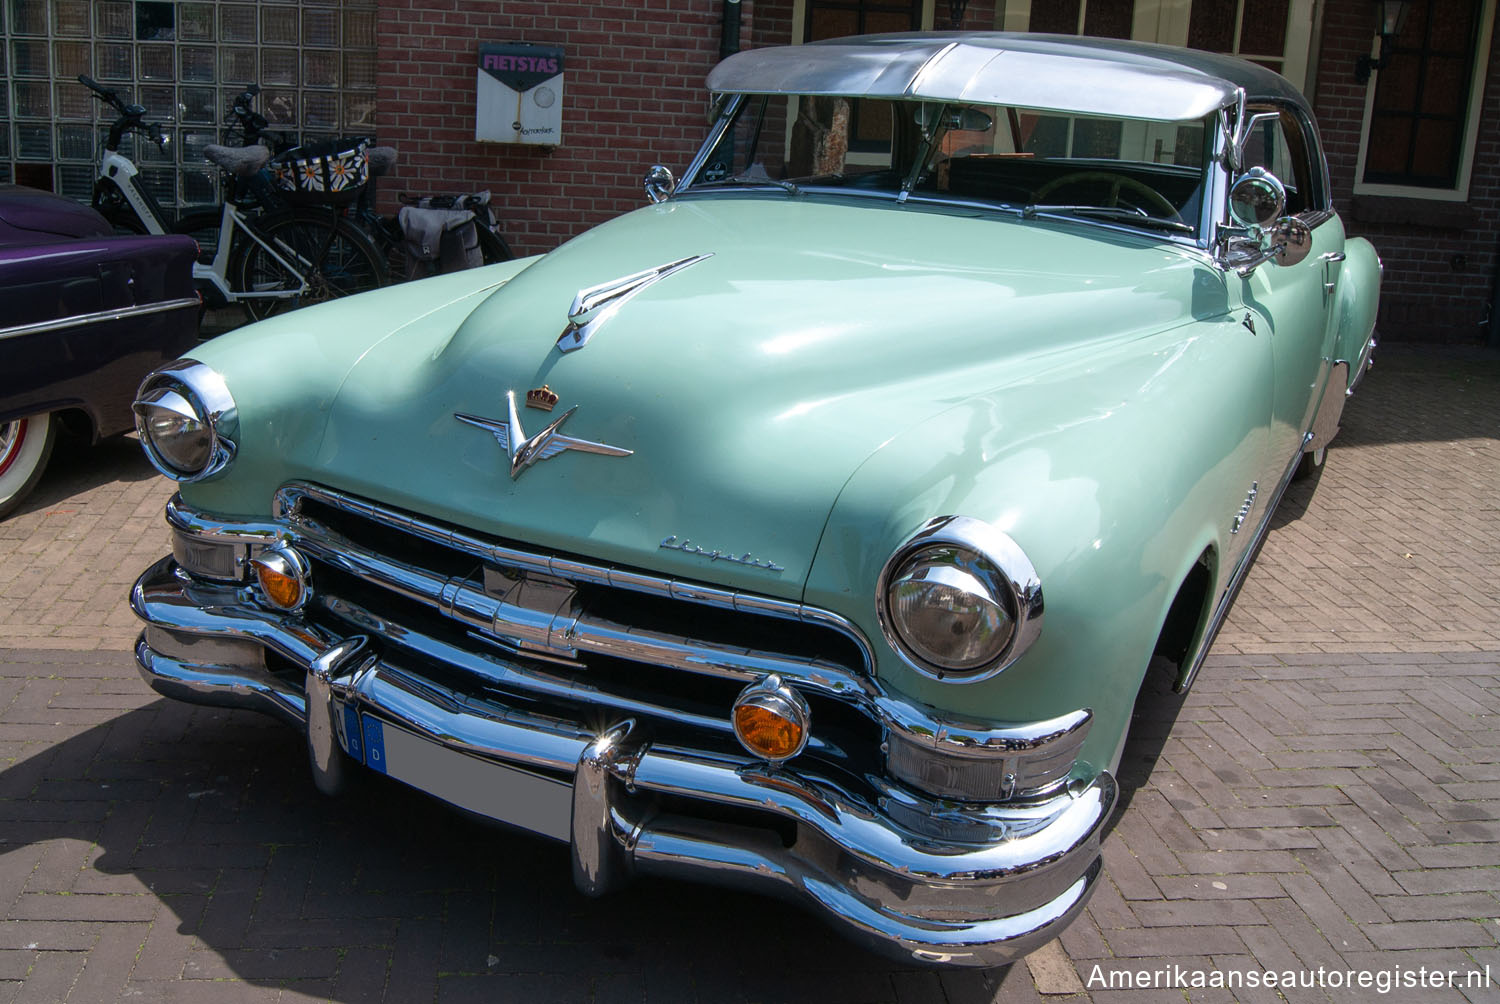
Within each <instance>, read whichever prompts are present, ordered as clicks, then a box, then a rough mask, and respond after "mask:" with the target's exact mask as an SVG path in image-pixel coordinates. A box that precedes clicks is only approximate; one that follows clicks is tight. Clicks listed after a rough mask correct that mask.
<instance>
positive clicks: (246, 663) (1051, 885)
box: [131, 557, 1116, 966]
mask: <svg viewBox="0 0 1500 1004" xmlns="http://www.w3.org/2000/svg"><path fill="white" fill-rule="evenodd" d="M131 606H132V608H133V609H134V610H135V612H136V614H137V615H138V616H140V617H141V618H142V619H143V620H144V621H145V622H146V625H147V627H146V629H145V631H144V632H143V634H142V635H141V639H140V641H139V642H138V643H137V645H136V659H137V661H138V663H139V664H140V667H141V673H142V676H143V677H144V678H145V679H146V681H147V683H149V684H150V685H151V686H152V688H154V689H155V690H156V691H157V692H158V693H161V694H163V695H164V696H167V697H172V698H176V699H179V700H184V701H189V702H193V703H198V704H209V705H217V706H226V707H237V708H246V709H250V710H255V711H261V712H266V713H270V714H272V715H275V716H277V717H279V718H281V719H283V720H284V721H286V722H288V723H289V724H292V725H293V726H295V727H296V728H298V729H299V730H301V731H302V732H303V734H304V735H305V736H306V737H307V741H308V745H309V751H310V753H311V760H312V763H313V771H314V777H315V780H316V781H317V783H318V784H319V787H321V788H324V789H325V790H336V789H337V788H338V787H339V785H340V784H341V782H342V779H343V774H344V772H345V771H346V770H347V769H348V765H349V764H356V763H357V764H363V765H364V766H366V767H369V768H370V769H372V770H376V771H379V772H381V773H385V774H387V775H389V776H392V777H395V778H397V779H399V780H402V781H403V782H405V783H408V784H410V785H412V786H414V787H416V788H419V789H421V790H424V791H427V792H428V793H430V794H433V795H435V796H437V797H439V798H442V799H444V800H446V801H448V802H451V803H453V804H455V805H458V806H460V807H462V808H464V809H467V810H470V811H473V812H477V813H479V814H482V815H485V816H488V817H490V818H493V819H496V820H499V821H501V822H505V823H508V824H511V825H515V826H519V827H522V828H525V829H529V830H532V831H534V832H537V833H540V834H542V835H545V836H550V837H553V838H555V839H559V840H562V841H564V842H567V843H569V844H570V845H571V847H572V853H573V871H574V877H575V881H576V882H577V884H578V886H579V887H580V888H581V889H582V890H583V891H585V892H587V893H590V894H601V893H604V892H606V891H608V890H610V889H611V888H614V887H616V886H617V885H619V884H620V883H621V882H623V881H625V880H626V879H627V878H628V877H629V876H630V875H631V874H632V873H643V874H668V875H674V876H677V877H682V878H688V879H693V880H698V881H709V882H716V883H721V884H729V885H736V886H742V887H747V888H752V889H756V890H760V891H770V892H778V893H782V894H788V895H790V896H792V897H793V898H795V899H798V900H800V901H801V902H802V903H803V904H805V905H809V906H815V907H819V908H821V909H822V911H823V912H824V914H825V915H826V916H828V917H829V918H830V919H832V920H834V921H835V922H837V924H838V925H839V926H840V927H842V928H843V929H844V930H845V931H846V933H848V934H850V935H852V936H853V937H854V938H855V939H856V940H859V941H862V942H863V943H865V944H866V945H867V946H869V947H872V948H874V949H876V950H879V951H882V952H884V953H886V954H893V955H895V956H897V957H901V958H906V959H916V960H919V961H924V962H930V963H940V964H948V965H960V966H996V965H1002V964H1005V963H1007V962H1011V961H1013V960H1015V959H1017V958H1019V957H1020V956H1022V955H1024V954H1026V953H1027V952H1029V951H1031V950H1032V949H1034V948H1036V947H1038V946H1040V945H1042V944H1044V943H1045V942H1047V941H1049V940H1050V939H1052V938H1054V937H1056V936H1057V935H1058V934H1059V933H1060V932H1061V931H1062V929H1063V928H1064V927H1066V926H1067V924H1068V923H1069V922H1070V921H1071V920H1072V919H1073V917H1074V916H1075V915H1076V914H1077V913H1078V912H1079V911H1080V910H1081V909H1082V908H1083V906H1084V904H1085V902H1086V901H1087V899H1088V896H1089V894H1090V893H1091V892H1092V890H1093V885H1094V882H1095V881H1096V880H1097V878H1098V876H1099V872H1100V861H1099V839H1100V836H1099V831H1100V828H1101V827H1102V825H1103V823H1104V822H1105V820H1106V819H1107V818H1108V816H1109V813H1110V811H1111V809H1112V808H1113V806H1114V802H1115V797H1116V787H1115V782H1114V779H1113V778H1112V777H1111V776H1110V775H1109V774H1108V773H1101V774H1100V775H1098V776H1097V777H1095V778H1094V779H1093V781H1092V782H1090V783H1088V784H1082V783H1079V784H1074V785H1072V786H1070V787H1069V788H1067V789H1065V790H1063V791H1062V792H1060V793H1059V794H1056V795H1054V796H1053V797H1051V798H1048V799H1045V800H1043V801H1039V802H1031V803H1005V804H990V805H959V804H956V803H951V802H942V801H934V800H931V799H930V798H928V797H926V796H921V795H919V794H916V793H913V792H911V791H909V790H907V789H904V788H902V787H900V786H897V785H895V784H893V783H890V782H888V781H872V782H871V783H873V784H874V785H875V786H876V791H877V793H878V794H877V796H876V797H873V798H872V797H869V796H868V795H866V794H861V793H856V792H854V791H851V790H847V789H846V788H845V787H844V786H841V785H840V784H838V783H837V782H836V781H835V780H832V779H829V778H820V777H804V776H800V775H799V774H798V773H797V771H796V769H795V764H792V765H789V766H783V767H781V768H770V767H768V766H767V765H765V764H763V763H761V762H759V761H757V760H754V759H753V758H750V757H748V756H746V755H743V754H741V753H738V752H731V751H727V750H720V751H710V750H703V749H690V748H685V747H682V746H674V745H669V744H665V743H661V742H654V741H652V739H651V737H650V736H649V735H647V732H648V730H646V729H643V728H641V727H640V726H639V725H638V723H637V721H636V720H635V719H633V718H623V719H621V720H618V721H613V722H609V723H608V724H607V725H606V726H605V727H603V728H598V727H597V723H595V724H594V725H592V726H591V725H590V724H588V723H586V722H583V721H578V720H575V719H572V718H569V717H568V716H567V715H566V714H559V713H557V712H556V709H554V708H550V707H538V706H537V705H536V704H534V703H532V702H526V703H524V704H523V703H521V702H510V703H508V702H507V701H505V700H503V699H502V698H501V697H499V696H498V695H497V694H496V693H495V692H494V691H493V690H490V691H483V692H481V691H477V690H476V691H473V692H467V691H460V690H458V689H455V688H454V687H453V686H449V685H445V684H443V683H441V682H439V681H438V680H435V679H433V678H432V677H431V676H430V675H428V674H425V673H423V672H419V671H417V670H416V669H414V668H412V667H411V666H408V665H402V661H403V660H402V656H401V654H400V650H399V649H398V648H396V647H395V646H385V648H388V649H389V651H387V650H384V649H383V647H382V642H381V640H380V639H379V638H374V637H367V636H363V635H353V636H348V637H332V636H329V635H328V634H327V632H326V631H324V630H322V629H319V628H317V627H315V626H312V625H310V624H308V623H306V622H304V621H302V620H301V619H299V618H297V617H294V616H286V615H280V614H275V613H271V612H269V611H267V610H265V609H262V608H261V607H259V606H257V605H255V604H254V603H253V602H251V601H249V600H248V598H247V597H246V595H245V593H244V592H243V591H242V590H239V589H236V588H235V587H233V586H221V585H214V584H208V583H204V582H201V581H198V580H193V579H191V578H190V577H189V576H187V575H186V574H185V573H183V572H181V571H180V570H179V569H178V568H177V566H176V564H175V562H174V561H173V559H172V558H170V557H167V558H163V559H162V560H161V561H159V562H157V563H156V564H155V565H153V566H152V567H151V568H149V569H147V571H146V572H145V574H143V575H142V576H141V578H140V580H139V581H138V582H137V583H136V585H135V588H134V590H133V591H132V594H131ZM268 653H271V654H272V657H271V659H270V660H268V658H267V655H268ZM273 666H274V667H278V668H275V669H273V668H272V667H273ZM726 816H732V817H733V820H732V821H728V820H726ZM762 824H763V825H762Z"/></svg>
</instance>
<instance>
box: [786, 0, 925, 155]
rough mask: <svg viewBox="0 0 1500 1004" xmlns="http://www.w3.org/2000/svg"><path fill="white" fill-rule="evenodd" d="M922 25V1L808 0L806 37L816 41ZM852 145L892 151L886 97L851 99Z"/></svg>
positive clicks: (850, 143) (868, 149) (889, 114)
mask: <svg viewBox="0 0 1500 1004" xmlns="http://www.w3.org/2000/svg"><path fill="white" fill-rule="evenodd" d="M921 27H922V3H921V0H917V2H916V3H903V2H893V0H807V20H806V22H805V24H804V26H803V35H802V37H803V39H804V40H806V41H808V42H817V41H820V40H822V39H825V38H841V37H843V36H845V35H876V34H883V33H885V32H891V31H918V30H920V29H921ZM851 105H852V107H851V111H850V116H849V148H850V149H851V150H857V151H865V152H889V150H890V148H891V109H890V103H889V102H886V101H872V100H869V99H863V100H859V101H854V102H852V103H851Z"/></svg>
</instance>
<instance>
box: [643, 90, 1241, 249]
mask: <svg viewBox="0 0 1500 1004" xmlns="http://www.w3.org/2000/svg"><path fill="white" fill-rule="evenodd" d="M842 96H843V97H846V98H848V99H850V100H857V99H858V98H861V97H864V96H865V95H859V94H849V95H842ZM720 97H724V98H726V99H727V100H725V101H724V103H723V107H722V109H721V111H720V114H719V117H718V119H716V120H715V121H714V123H713V126H712V127H711V128H710V130H709V133H708V136H707V138H706V139H705V140H704V141H703V143H702V144H701V145H700V146H699V148H698V151H697V153H695V154H694V155H693V159H692V161H690V162H689V164H688V166H687V168H686V169H685V170H684V172H683V176H682V180H681V181H680V182H679V183H678V185H677V188H676V189H675V190H674V191H673V193H672V196H671V197H672V198H673V199H676V198H681V197H683V196H713V195H720V194H724V193H731V192H732V193H737V194H744V193H747V192H753V193H764V194H772V193H773V190H774V194H776V195H777V196H779V197H783V198H785V197H787V196H788V195H790V194H792V193H789V192H788V191H786V190H785V188H784V186H782V185H780V184H778V183H777V182H775V181H766V182H759V183H758V182H755V181H745V182H742V183H735V182H732V181H731V182H714V183H699V181H698V176H699V174H701V172H702V170H703V167H704V165H705V164H706V163H707V161H708V158H709V155H710V154H711V153H712V152H713V150H714V149H715V147H717V146H718V145H719V143H720V142H722V140H723V138H724V136H725V134H726V133H728V132H729V131H730V130H731V129H733V128H734V125H735V120H736V118H737V117H738V116H739V115H740V114H741V112H742V111H747V110H750V109H748V107H747V106H748V105H749V104H750V101H751V99H752V98H760V97H767V95H761V94H749V93H739V94H728V95H720ZM794 97H796V96H794ZM929 103H930V102H929ZM1244 104H1245V92H1244V90H1243V89H1241V90H1239V91H1237V92H1236V94H1234V95H1232V96H1231V98H1230V100H1229V101H1228V102H1226V103H1225V105H1224V106H1223V107H1221V108H1220V109H1219V110H1218V111H1216V112H1214V113H1213V114H1212V115H1211V116H1208V117H1206V118H1205V119H1203V120H1201V121H1202V123H1203V127H1204V138H1205V141H1206V143H1208V144H1211V149H1210V150H1209V151H1207V152H1206V153H1205V158H1204V159H1205V163H1204V165H1203V167H1202V168H1201V169H1200V170H1201V176H1202V184H1203V198H1202V200H1201V201H1200V205H1199V211H1198V216H1197V219H1196V220H1189V222H1192V223H1194V224H1195V226H1196V233H1193V234H1173V233H1169V232H1165V231H1163V230H1158V229H1154V228H1152V227H1134V226H1131V225H1130V224H1129V223H1128V222H1126V221H1120V220H1107V219H1097V218H1089V217H1087V216H1083V215H1076V214H1068V213H1061V212H1048V211H1047V210H1046V209H1037V210H1035V211H1032V212H1026V209H1027V207H1025V206H1020V205H1016V204H1015V203H1008V202H990V201H985V200H979V199H972V198H936V197H934V196H933V195H931V194H924V193H921V192H916V191H905V190H898V191H885V190H867V189H857V188H848V187H842V186H828V185H817V184H808V183H805V182H798V183H797V186H796V195H821V196H831V197H836V198H852V199H870V200H873V201H877V202H881V203H888V204H890V205H921V206H929V207H936V208H944V207H947V208H953V209H961V210H966V211H973V210H980V211H984V212H993V213H1003V214H1005V215H1007V216H1014V217H1017V218H1019V217H1022V216H1026V217H1028V218H1032V219H1041V220H1047V221H1054V222H1065V223H1081V224H1084V225H1087V226H1090V227H1095V228H1102V229H1105V230H1109V231H1112V232H1116V233H1128V234H1135V235H1139V236H1148V237H1151V238H1153V239H1156V240H1160V241H1163V242H1166V243H1170V244H1175V245H1178V246H1181V247H1191V248H1196V249H1198V250H1201V251H1208V250H1211V249H1212V247H1213V245H1214V241H1215V239H1216V237H1217V232H1218V228H1219V225H1220V224H1221V223H1222V222H1223V220H1224V219H1225V218H1226V217H1225V212H1226V210H1225V205H1226V199H1227V198H1228V191H1229V170H1228V169H1227V160H1226V158H1229V157H1232V156H1233V148H1234V143H1235V138H1234V136H1233V135H1232V133H1231V134H1229V135H1226V134H1225V126H1226V125H1227V119H1228V117H1229V116H1230V114H1231V112H1232V110H1234V109H1236V108H1238V109H1239V117H1243V108H1244ZM993 107H996V108H999V107H1001V106H998V105H997V106H993ZM764 113H765V112H764V109H763V110H762V112H761V114H764ZM1048 114H1059V115H1061V114H1066V113H1064V112H1056V113H1051V112H1049V113H1048ZM1076 114H1079V115H1084V114H1085V113H1084V112H1081V111H1080V112H1077V113H1076ZM1195 121H1196V120H1195ZM1226 144H1227V145H1228V149H1227V150H1226V149H1225V147H1226ZM710 184H711V187H710Z"/></svg>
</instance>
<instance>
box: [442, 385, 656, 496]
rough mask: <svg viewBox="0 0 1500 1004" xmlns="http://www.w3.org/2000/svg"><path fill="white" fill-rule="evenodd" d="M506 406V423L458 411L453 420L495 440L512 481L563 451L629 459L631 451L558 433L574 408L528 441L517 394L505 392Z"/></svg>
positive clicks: (509, 391) (575, 408)
mask: <svg viewBox="0 0 1500 1004" xmlns="http://www.w3.org/2000/svg"><path fill="white" fill-rule="evenodd" d="M505 401H506V404H507V405H509V407H510V417H509V421H506V422H497V421H495V420H494V419H492V418H482V417H480V416H478V415H467V414H465V413H463V412H461V411H455V412H454V413H453V417H454V418H456V419H458V420H459V421H460V422H464V423H466V424H468V425H473V426H477V427H479V428H481V429H483V430H484V431H486V432H488V433H489V434H490V435H492V436H494V437H495V442H497V443H499V444H500V446H501V447H502V448H504V450H505V452H506V453H508V454H509V455H510V477H511V480H512V481H514V480H515V479H516V478H518V477H520V476H521V473H522V472H523V471H525V470H526V468H528V467H530V466H531V465H532V464H535V463H539V462H541V461H543V460H551V459H552V458H553V457H555V456H557V455H558V454H559V453H562V452H563V451H564V450H578V451H579V452H580V453H597V454H599V455H601V456H605V457H628V456H630V455H631V454H633V453H634V452H635V451H634V450H626V449H622V448H621V447H618V446H610V445H608V444H607V443H596V442H593V441H592V440H588V439H577V438H575V437H573V436H564V435H563V434H562V433H560V432H558V431H557V430H558V429H559V428H560V427H561V426H562V424H563V423H564V422H566V421H567V420H568V419H570V418H572V417H573V412H575V411H577V410H578V405H576V404H575V405H574V406H573V407H571V408H569V409H568V410H567V411H565V412H563V413H562V414H561V415H559V416H558V417H557V418H555V419H553V420H552V421H551V422H550V423H549V424H548V425H547V427H546V428H545V429H543V430H542V431H540V432H538V433H537V434H536V435H534V436H531V437H530V438H527V436H526V430H525V429H524V428H522V426H521V415H520V413H519V412H518V411H517V410H516V392H515V391H513V390H508V391H506V392H505Z"/></svg>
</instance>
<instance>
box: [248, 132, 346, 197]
mask: <svg viewBox="0 0 1500 1004" xmlns="http://www.w3.org/2000/svg"><path fill="white" fill-rule="evenodd" d="M369 145H370V141H369V140H367V139H334V140H327V141H325V142H322V143H309V144H307V145H306V146H299V147H294V148H292V149H291V150H288V151H287V152H286V153H283V154H279V155H278V156H277V157H276V158H275V159H274V160H273V161H272V162H271V164H270V167H271V170H272V172H273V174H274V176H275V186H276V194H277V195H279V196H281V197H282V198H284V199H286V200H287V201H288V202H291V203H294V204H306V203H317V204H320V205H336V206H342V205H347V204H348V203H350V202H353V201H354V200H355V199H357V198H359V194H360V192H362V191H364V187H365V184H366V183H367V182H369V180H370V158H369V156H368V155H367V154H366V153H365V148H366V147H368V146H369Z"/></svg>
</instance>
